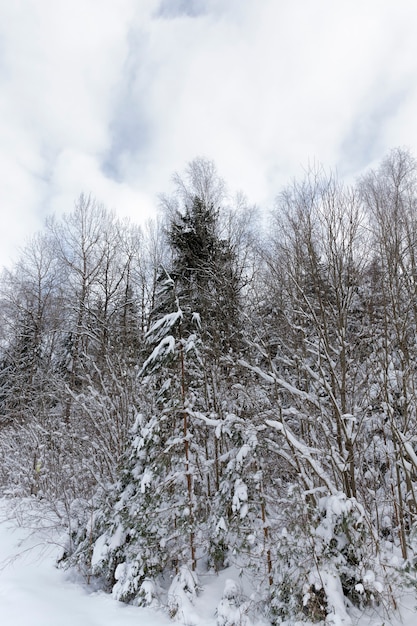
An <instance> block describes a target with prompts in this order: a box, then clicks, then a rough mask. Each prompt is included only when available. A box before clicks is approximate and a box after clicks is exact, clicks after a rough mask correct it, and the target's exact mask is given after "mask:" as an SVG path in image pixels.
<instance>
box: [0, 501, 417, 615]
mask: <svg viewBox="0 0 417 626" xmlns="http://www.w3.org/2000/svg"><path fill="white" fill-rule="evenodd" d="M19 518H20V516H19V515H17V516H16V513H15V512H14V511H13V510H12V509H11V507H10V501H7V500H1V499H0V625H1V626H29V625H30V626H75V625H76V626H138V624H140V626H168V625H171V626H172V623H173V622H172V621H171V620H170V619H169V617H168V616H167V614H166V613H165V612H164V611H163V610H162V609H161V610H151V609H143V608H138V607H134V606H127V605H125V604H122V603H120V602H116V601H115V600H114V599H113V598H112V597H111V596H109V595H107V594H105V593H103V592H101V591H97V590H95V589H94V588H93V587H91V586H88V585H86V584H85V583H83V581H82V580H81V579H80V578H79V577H78V576H77V575H76V573H75V572H73V573H70V572H64V571H62V570H60V569H57V567H56V566H55V562H56V558H57V556H58V554H59V553H60V551H61V548H60V546H59V545H58V542H59V535H58V532H57V531H56V530H51V528H50V526H49V524H48V523H47V520H46V523H45V529H44V530H37V531H34V532H33V531H31V530H30V529H28V528H27V526H26V525H25V526H22V525H21V522H22V520H21V519H19ZM25 521H26V518H25ZM227 575H228V574H227V573H225V575H224V576H218V577H216V576H212V577H208V578H207V580H205V581H202V582H203V583H204V592H203V593H202V594H201V596H200V597H199V598H198V599H197V601H196V603H195V607H194V610H193V611H192V613H193V615H191V614H189V615H188V617H189V618H191V620H187V621H188V622H189V623H190V621H194V623H195V624H198V626H215V624H216V617H215V615H214V610H213V607H216V606H217V605H218V603H219V602H220V600H221V596H222V592H223V589H224V585H225V580H226V578H227ZM229 575H230V574H229ZM416 604H417V601H415V600H414V599H412V598H411V597H408V599H405V600H404V601H403V602H402V606H401V614H400V615H398V616H397V617H395V618H392V619H391V620H389V619H387V617H386V616H383V615H381V616H377V615H372V616H370V615H361V616H359V615H358V616H357V618H356V619H353V620H352V623H353V624H356V625H357V626H383V625H385V626H388V624H391V625H394V626H397V625H398V626H400V625H401V626H416V624H417V612H416V610H415V606H416Z"/></svg>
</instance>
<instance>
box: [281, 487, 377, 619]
mask: <svg viewBox="0 0 417 626" xmlns="http://www.w3.org/2000/svg"><path fill="white" fill-rule="evenodd" d="M289 498H291V509H290V508H288V509H287V514H286V516H285V515H283V521H285V522H286V525H285V526H284V527H283V528H282V529H281V530H280V531H277V534H276V542H274V546H275V549H274V563H275V568H274V572H273V578H274V589H273V592H272V600H271V615H272V618H273V620H276V619H290V618H291V619H294V618H299V619H301V618H305V617H308V619H310V620H313V621H319V620H322V619H325V618H326V616H337V619H339V621H340V623H349V618H348V615H347V613H346V608H345V606H346V601H347V600H349V601H350V602H352V603H353V604H354V605H356V606H358V607H364V606H366V605H369V604H373V603H378V601H379V599H380V598H381V597H382V595H383V594H384V591H385V586H384V581H383V580H382V579H380V578H379V577H378V576H377V575H376V573H375V572H380V571H381V563H380V561H379V557H378V556H377V554H376V550H375V545H374V543H373V537H372V535H371V532H370V531H369V529H368V527H367V524H366V523H365V520H364V515H363V510H362V509H361V507H360V505H359V504H358V503H357V501H356V500H355V499H354V498H347V497H346V496H345V494H343V493H334V494H326V495H324V496H322V497H318V494H311V493H302V492H301V491H300V490H299V489H294V490H293V491H292V492H290V494H289ZM287 502H288V501H287ZM287 506H288V504H287ZM289 511H291V515H289V514H288V512H289ZM285 518H286V519H285ZM328 619H330V617H328ZM335 619H336V618H335Z"/></svg>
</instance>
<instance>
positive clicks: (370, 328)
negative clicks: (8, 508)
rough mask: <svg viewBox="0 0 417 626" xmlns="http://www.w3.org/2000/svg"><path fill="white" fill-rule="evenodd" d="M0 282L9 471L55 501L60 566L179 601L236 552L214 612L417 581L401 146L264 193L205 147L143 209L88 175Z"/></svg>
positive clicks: (174, 610) (290, 619)
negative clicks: (97, 192) (373, 160)
mask: <svg viewBox="0 0 417 626" xmlns="http://www.w3.org/2000/svg"><path fill="white" fill-rule="evenodd" d="M138 211H139V209H138ZM0 281H1V290H0V316H1V324H0V338H1V343H0V454H1V458H2V463H1V465H0V486H1V490H0V491H1V495H2V496H4V497H7V498H29V499H32V500H33V501H38V502H41V503H42V506H43V510H44V511H46V510H50V511H52V512H53V513H54V515H56V516H57V517H58V518H59V520H60V523H61V524H62V527H63V528H65V529H66V531H67V532H66V536H67V541H66V545H65V546H64V547H63V550H62V557H61V558H60V561H59V566H60V567H66V568H76V569H77V570H78V571H79V572H82V574H83V576H84V577H85V580H86V581H87V582H91V581H92V580H94V581H95V584H96V585H98V586H99V587H100V588H102V589H105V590H106V591H108V592H109V593H112V595H113V596H114V598H115V599H117V600H122V601H124V602H128V603H133V604H135V605H140V606H162V607H164V610H167V611H168V613H169V615H170V616H171V617H172V618H173V619H174V620H175V619H179V617H178V616H179V613H180V608H181V607H180V603H181V602H190V603H192V598H193V596H194V595H195V594H198V593H200V592H201V583H200V580H199V576H200V575H201V573H202V572H207V571H211V572H221V571H223V570H225V569H226V568H230V571H232V570H233V572H237V573H238V578H241V579H242V580H243V579H244V580H246V583H245V584H246V586H247V584H248V581H249V583H250V585H251V590H252V593H251V595H250V597H249V596H247V595H245V594H244V593H243V592H242V588H241V586H240V583H239V580H236V584H233V583H232V581H231V580H229V581H228V584H227V585H226V587H225V591H224V595H223V599H222V602H221V603H220V605H219V607H218V608H217V622H218V625H219V626H239V625H241V624H243V625H245V624H247V623H248V622H247V620H248V619H249V617H248V616H250V615H252V614H256V615H261V616H263V618H264V619H265V620H267V622H269V623H272V624H280V623H282V622H286V623H294V622H296V621H299V622H300V621H301V622H302V621H312V622H319V621H321V620H327V621H326V623H332V624H338V623H348V620H349V615H350V613H351V611H352V609H353V608H354V607H357V608H359V609H362V608H365V607H369V606H382V607H384V610H385V611H386V613H387V615H389V614H390V612H391V611H394V610H395V609H396V606H397V603H398V597H397V590H398V589H400V588H402V587H406V586H411V587H412V586H415V585H416V583H417V571H416V563H417V525H416V522H417V517H416V515H417V394H416V389H417V336H416V330H417V163H416V161H415V159H414V157H413V155H412V154H411V153H410V152H408V151H407V150H404V149H402V148H396V149H394V150H392V151H391V152H390V153H389V154H388V155H387V156H386V157H385V158H384V159H383V160H382V161H381V163H380V164H379V165H378V166H377V167H375V168H374V169H370V170H369V171H367V172H365V173H364V174H363V175H362V176H361V177H360V178H358V180H356V182H355V183H353V184H346V183H344V182H343V181H342V180H340V178H339V177H338V176H337V174H336V173H334V172H327V171H326V170H325V168H324V167H321V166H318V167H315V168H311V169H309V170H307V171H306V173H305V175H304V177H303V178H302V179H299V180H294V181H291V182H290V183H289V184H288V186H287V187H285V188H284V189H282V190H279V189H277V198H276V202H275V205H274V208H273V209H272V210H270V211H268V212H267V213H266V212H265V211H262V207H261V208H257V207H252V206H248V203H247V201H246V199H245V197H244V195H243V194H237V195H236V196H233V197H232V196H231V195H230V194H229V193H228V191H227V187H226V184H225V182H224V181H223V180H222V178H221V177H220V175H219V174H218V172H217V169H216V166H215V164H214V163H213V162H212V161H209V160H208V159H205V158H196V159H195V160H193V161H191V162H190V163H189V164H188V166H187V167H186V169H185V171H184V172H183V173H182V174H175V175H174V177H173V191H172V193H171V194H169V195H161V197H160V211H159V213H158V216H157V218H155V220H153V221H150V222H148V223H147V224H145V225H142V226H139V225H137V224H134V223H132V222H131V221H128V220H121V219H118V218H117V217H116V215H115V214H114V213H113V212H112V211H110V210H108V209H107V208H106V207H105V206H103V205H102V204H100V203H99V202H98V201H96V200H95V199H94V198H93V197H91V196H86V195H81V196H80V197H79V198H78V200H77V201H76V202H75V205H74V208H73V210H72V212H69V213H68V214H66V215H64V216H63V217H62V218H59V219H58V218H56V217H55V216H51V217H49V218H48V219H47V220H46V222H45V226H44V229H43V230H42V231H41V232H39V233H37V234H36V235H34V236H33V237H32V238H31V239H30V240H29V241H28V242H27V244H26V246H25V248H24V249H23V250H22V252H21V254H20V256H19V259H18V261H17V262H16V263H15V264H14V265H13V267H11V268H9V269H5V270H4V271H3V273H2V275H1V278H0ZM332 619H333V621H332ZM337 620H339V621H337Z"/></svg>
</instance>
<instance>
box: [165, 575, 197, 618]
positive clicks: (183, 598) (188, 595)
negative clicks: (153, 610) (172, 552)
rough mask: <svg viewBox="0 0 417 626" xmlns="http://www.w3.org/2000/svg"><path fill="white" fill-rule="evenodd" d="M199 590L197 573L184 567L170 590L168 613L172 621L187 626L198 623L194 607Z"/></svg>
mask: <svg viewBox="0 0 417 626" xmlns="http://www.w3.org/2000/svg"><path fill="white" fill-rule="evenodd" d="M198 588H199V585H198V578H197V575H196V573H195V572H193V571H191V570H190V569H189V568H188V567H187V566H186V565H183V566H182V567H181V568H180V571H179V572H178V574H177V575H176V576H175V578H174V579H173V581H172V583H171V586H170V588H169V590H168V612H169V616H170V617H171V619H173V620H175V621H177V622H181V623H182V624H185V625H186V626H193V625H194V624H197V623H198V621H199V619H198V617H197V615H196V614H195V611H194V606H193V604H194V599H195V597H196V596H197V592H198Z"/></svg>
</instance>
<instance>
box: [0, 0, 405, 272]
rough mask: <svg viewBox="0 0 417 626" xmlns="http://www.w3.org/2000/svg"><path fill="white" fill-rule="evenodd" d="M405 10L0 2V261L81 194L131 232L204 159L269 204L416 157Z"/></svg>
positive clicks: (235, 3)
mask: <svg viewBox="0 0 417 626" xmlns="http://www.w3.org/2000/svg"><path fill="white" fill-rule="evenodd" d="M416 18H417V5H416V4H415V3H414V2H413V1H412V0H409V1H407V0H399V1H398V2H396V3H393V2H391V1H389V0H368V1H367V2H366V3H364V2H361V1H359V0H339V1H338V2H334V1H333V0H316V1H315V2H311V0H297V2H294V1H293V0H282V1H280V2H276V0H259V2H252V0H228V1H227V2H224V0H206V1H205V0H198V1H197V0H195V2H191V1H190V0H187V1H185V0H169V1H167V0H163V1H161V2H159V1H157V0H141V2H140V3H137V2H135V0H118V1H117V2H115V1H114V0H83V1H81V0H72V2H67V0H20V1H17V2H7V1H6V0H0V41H1V42H2V43H1V50H0V52H1V54H0V59H1V60H0V96H1V98H0V165H1V181H0V197H1V199H2V216H3V228H2V229H1V233H0V263H5V262H8V258H9V256H10V254H12V253H13V246H14V245H16V244H21V243H22V242H23V237H24V236H25V235H27V234H30V233H32V232H33V230H34V229H36V228H39V227H40V226H41V224H42V220H43V218H44V216H45V215H46V214H47V213H50V212H51V211H54V212H57V213H58V214H61V213H62V212H64V211H66V212H68V211H71V210H72V207H73V203H74V201H75V200H76V198H77V197H78V195H79V194H80V193H81V192H86V193H89V192H91V193H92V194H93V195H95V196H96V197H97V198H98V200H100V201H103V202H104V203H105V204H107V205H108V206H109V207H110V208H117V209H118V210H119V211H120V213H121V214H122V215H130V216H131V217H132V218H133V219H137V220H138V221H141V220H142V219H143V218H144V217H147V216H149V215H150V214H151V213H152V211H153V210H154V207H155V206H156V202H157V200H156V199H157V195H158V194H159V192H162V191H166V190H168V189H169V187H170V177H171V174H172V173H173V171H175V170H181V169H182V168H183V167H184V166H185V164H186V163H187V161H189V160H191V159H192V158H194V157H195V156H197V155H203V156H207V157H209V158H213V159H214V160H215V162H216V164H217V166H218V169H219V171H220V173H221V174H222V175H223V176H224V178H225V179H226V181H227V182H228V184H229V186H230V187H231V188H232V189H238V188H240V189H243V191H245V192H246V193H247V194H248V196H249V198H250V200H251V201H253V202H257V203H259V204H261V205H270V204H271V203H272V201H273V198H274V196H275V194H276V193H277V192H278V191H279V190H280V188H281V187H282V186H283V185H284V184H285V183H286V182H288V181H289V179H290V178H291V177H293V176H294V175H300V174H302V169H303V167H305V166H307V164H308V162H309V161H312V160H314V159H317V160H319V161H321V162H323V163H324V164H325V165H326V166H328V167H337V168H338V170H339V171H340V172H341V173H342V174H343V175H346V176H354V175H356V174H357V173H359V172H360V171H361V170H363V168H364V167H366V166H367V165H369V164H371V163H372V164H374V163H375V162H376V161H377V160H379V159H380V158H382V157H383V156H384V154H385V153H386V152H387V151H388V150H389V149H390V148H392V147H395V146H396V145H407V146H409V147H410V148H411V149H412V150H413V149H417V146H416V131H417V122H416V121H415V110H416V106H417V41H416V38H415V34H414V32H413V28H414V25H415V23H416Z"/></svg>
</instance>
